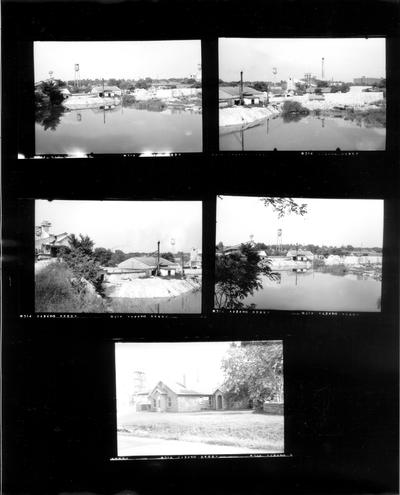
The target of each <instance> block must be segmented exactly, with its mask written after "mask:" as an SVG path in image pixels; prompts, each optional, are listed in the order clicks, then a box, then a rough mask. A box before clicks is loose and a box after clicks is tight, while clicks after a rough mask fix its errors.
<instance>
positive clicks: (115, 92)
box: [90, 86, 122, 98]
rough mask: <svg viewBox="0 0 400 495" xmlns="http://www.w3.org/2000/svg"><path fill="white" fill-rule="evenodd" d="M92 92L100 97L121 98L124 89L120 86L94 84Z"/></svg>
mask: <svg viewBox="0 0 400 495" xmlns="http://www.w3.org/2000/svg"><path fill="white" fill-rule="evenodd" d="M90 94H91V95H93V96H99V97H100V98H120V97H121V95H122V91H121V90H120V89H119V88H118V86H94V87H93V88H92V91H91V92H90Z"/></svg>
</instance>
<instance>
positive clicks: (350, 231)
mask: <svg viewBox="0 0 400 495" xmlns="http://www.w3.org/2000/svg"><path fill="white" fill-rule="evenodd" d="M221 198H222V199H218V200H217V234H216V239H217V243H218V242H220V241H222V242H223V243H224V244H225V245H232V244H238V243H241V242H247V241H249V240H250V235H253V236H254V242H264V243H265V244H276V240H277V230H278V229H282V244H296V243H298V244H319V245H326V246H342V245H348V244H351V245H353V246H357V247H360V246H362V247H365V248H367V247H381V246H382V242H383V201H382V200H365V199H362V200H356V199H315V198H314V199H307V198H293V199H294V200H295V201H296V202H298V203H301V204H302V203H306V204H307V205H308V208H307V214H306V215H304V216H299V215H295V214H290V215H286V216H284V217H283V218H281V219H279V218H278V215H277V214H276V213H275V212H274V211H273V209H272V208H271V207H270V206H268V207H266V206H264V204H263V202H262V201H260V198H257V197H244V196H222V197H221Z"/></svg>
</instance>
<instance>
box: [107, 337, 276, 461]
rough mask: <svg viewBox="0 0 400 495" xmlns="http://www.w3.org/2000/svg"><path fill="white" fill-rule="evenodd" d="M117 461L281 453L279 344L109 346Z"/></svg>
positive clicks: (216, 343)
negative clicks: (112, 360) (112, 363)
mask: <svg viewBox="0 0 400 495" xmlns="http://www.w3.org/2000/svg"><path fill="white" fill-rule="evenodd" d="M115 364H116V382H117V383H116V389H117V428H118V432H117V436H118V456H122V457H124V456H139V457H141V456H145V457H146V456H173V455H176V456H183V455H235V454H236V455H250V454H266V453H283V451H284V432H283V423H284V417H283V353H282V341H259V342H196V343H194V342H189V343H182V342H179V343H117V344H115Z"/></svg>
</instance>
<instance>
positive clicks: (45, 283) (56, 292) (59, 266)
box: [35, 263, 105, 313]
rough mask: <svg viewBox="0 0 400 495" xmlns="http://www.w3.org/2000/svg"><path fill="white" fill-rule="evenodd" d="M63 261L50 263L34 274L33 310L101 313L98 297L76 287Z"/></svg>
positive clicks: (100, 300) (102, 307)
mask: <svg viewBox="0 0 400 495" xmlns="http://www.w3.org/2000/svg"><path fill="white" fill-rule="evenodd" d="M73 279H74V276H73V274H72V272H71V271H70V270H69V269H68V267H67V265H66V264H64V263H51V264H50V265H48V266H46V267H44V268H43V269H42V270H41V271H40V272H38V273H37V274H36V276H35V310H36V311H37V312H39V313H103V312H105V305H104V303H103V300H102V299H101V298H100V297H97V295H96V294H95V293H92V292H91V291H88V290H82V289H78V287H77V286H75V285H74V283H73Z"/></svg>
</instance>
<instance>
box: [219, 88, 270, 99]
mask: <svg viewBox="0 0 400 495" xmlns="http://www.w3.org/2000/svg"><path fill="white" fill-rule="evenodd" d="M239 95H240V87H239V86H221V87H220V88H219V98H220V99H224V98H232V97H234V98H238V97H239ZM256 95H259V96H261V95H262V93H261V92H260V91H257V90H256V89H254V88H250V87H249V86H243V96H256Z"/></svg>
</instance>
